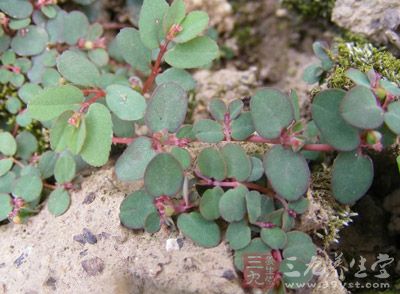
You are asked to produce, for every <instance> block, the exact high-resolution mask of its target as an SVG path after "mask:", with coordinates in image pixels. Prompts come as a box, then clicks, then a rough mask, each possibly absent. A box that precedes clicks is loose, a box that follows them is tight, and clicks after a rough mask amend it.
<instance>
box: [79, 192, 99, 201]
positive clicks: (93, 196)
mask: <svg viewBox="0 0 400 294" xmlns="http://www.w3.org/2000/svg"><path fill="white" fill-rule="evenodd" d="M95 199H96V194H95V193H94V192H92V193H89V194H88V195H86V197H85V199H84V200H83V202H82V204H90V203H92V202H93V201H94V200H95Z"/></svg>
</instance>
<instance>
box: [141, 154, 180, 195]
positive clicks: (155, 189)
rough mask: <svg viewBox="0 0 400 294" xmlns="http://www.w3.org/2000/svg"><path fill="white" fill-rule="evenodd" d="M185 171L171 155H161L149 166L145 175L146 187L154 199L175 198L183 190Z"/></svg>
mask: <svg viewBox="0 0 400 294" xmlns="http://www.w3.org/2000/svg"><path fill="white" fill-rule="evenodd" d="M182 184H183V169H182V166H181V164H180V163H179V161H178V160H176V159H175V157H173V156H172V155H171V154H168V153H160V154H158V155H156V156H155V157H154V158H153V159H152V160H151V161H150V163H149V164H148V166H147V168H146V171H145V173H144V186H145V188H146V191H147V192H148V193H149V194H150V195H151V196H153V197H159V196H162V195H167V196H174V195H175V194H176V193H178V192H179V190H180V189H181V188H182Z"/></svg>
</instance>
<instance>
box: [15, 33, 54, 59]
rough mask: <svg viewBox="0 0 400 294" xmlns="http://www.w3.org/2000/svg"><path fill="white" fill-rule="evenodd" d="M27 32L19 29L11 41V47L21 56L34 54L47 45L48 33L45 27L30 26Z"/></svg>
mask: <svg viewBox="0 0 400 294" xmlns="http://www.w3.org/2000/svg"><path fill="white" fill-rule="evenodd" d="M24 31H26V33H22V31H19V32H18V34H17V35H16V36H15V37H14V38H13V39H12V41H11V48H12V49H13V50H14V51H15V53H17V54H18V55H21V56H32V55H37V54H39V53H41V52H42V51H43V50H44V49H45V48H46V45H47V41H48V38H49V37H48V35H47V32H46V31H45V29H43V28H41V27H38V26H28V27H27V28H25V29H24Z"/></svg>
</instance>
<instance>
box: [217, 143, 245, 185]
mask: <svg viewBox="0 0 400 294" xmlns="http://www.w3.org/2000/svg"><path fill="white" fill-rule="evenodd" d="M221 153H222V156H223V157H224V160H225V163H226V169H227V177H228V178H232V179H236V180H237V181H245V180H246V179H247V178H249V177H250V175H251V169H252V165H251V160H250V158H249V157H248V156H247V154H246V151H245V150H244V149H243V148H242V147H240V146H239V145H236V144H226V145H225V146H224V147H222V148H221Z"/></svg>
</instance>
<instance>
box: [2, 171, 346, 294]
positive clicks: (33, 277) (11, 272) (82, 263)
mask: <svg viewBox="0 0 400 294" xmlns="http://www.w3.org/2000/svg"><path fill="white" fill-rule="evenodd" d="M82 180H83V182H82V185H81V189H79V190H78V191H76V192H74V193H72V205H71V207H70V209H69V210H68V211H67V213H65V214H64V215H62V216H60V217H58V218H54V217H53V216H52V215H50V213H49V212H48V211H47V210H46V209H43V211H41V212H40V213H39V215H37V216H36V217H33V218H31V219H30V220H29V222H28V223H27V224H23V225H14V224H8V225H5V226H1V227H0V240H1V243H0V252H1V255H0V293H1V294H6V293H7V294H14V293H24V294H41V293H63V294H67V293H71V294H72V293H74V294H75V293H96V294H97V293H104V294H111V293H112V294H130V293H132V294H139V293H171V294H172V293H177V294H178V293H201V294H202V293H204V294H206V293H207V294H208V293H229V294H235V293H237V294H239V293H244V290H243V289H242V288H241V286H240V278H239V277H238V275H237V273H236V271H235V268H234V266H233V263H232V254H231V251H230V250H229V248H228V246H227V245H226V244H224V243H221V244H220V245H219V246H218V247H216V248H212V249H204V248H200V247H198V246H195V245H194V244H193V243H192V242H191V241H190V240H188V239H185V238H184V237H183V236H181V235H179V234H178V233H177V232H176V231H170V230H166V229H165V230H162V231H160V232H159V233H157V234H154V235H150V234H148V233H143V232H133V231H131V230H128V229H125V228H124V227H122V226H121V225H120V223H119V217H118V213H119V205H120V203H121V202H122V200H123V199H124V197H125V196H126V195H127V194H128V193H130V192H132V191H134V190H136V189H138V188H140V187H141V184H142V183H140V182H137V183H133V184H130V185H122V184H121V183H119V182H117V181H116V180H115V178H114V175H113V168H112V167H111V166H109V167H105V168H103V169H101V170H99V171H94V172H93V174H92V175H90V176H88V177H85V178H83V179H82ZM307 222H308V223H311V224H312V223H314V224H316V223H317V220H316V219H315V217H312V215H309V216H308V220H307ZM315 266H316V267H317V266H318V268H321V267H322V268H324V272H325V274H324V275H323V276H320V277H316V278H315V279H314V281H315V282H317V283H321V282H322V281H333V282H336V285H337V286H336V287H332V286H331V287H328V288H324V289H322V288H321V289H318V288H317V290H315V291H316V292H315V293H333V292H334V293H345V291H344V290H343V288H341V286H340V282H339V281H338V277H337V273H336V271H335V269H334V268H333V267H332V265H331V264H330V261H329V259H327V257H326V255H325V254H324V253H323V252H322V251H321V253H320V256H319V257H318V260H317V261H316V262H315ZM307 293H312V290H309V292H307Z"/></svg>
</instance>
